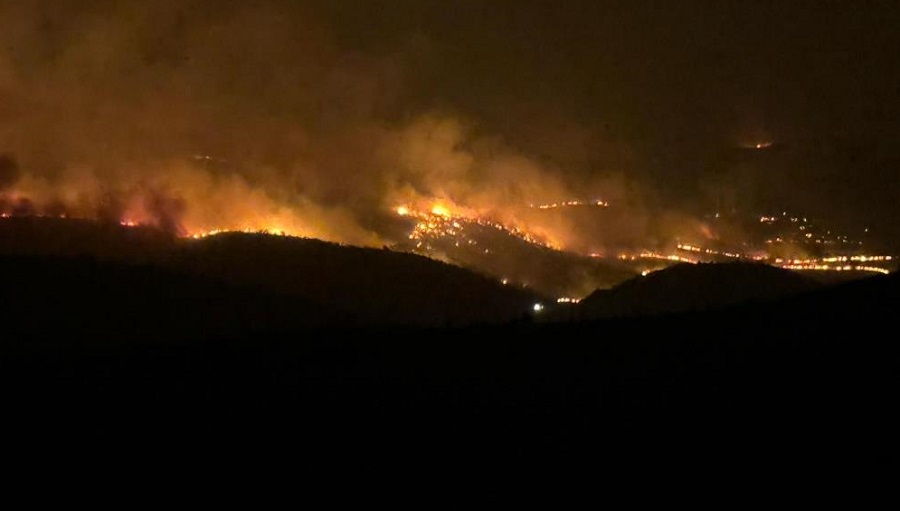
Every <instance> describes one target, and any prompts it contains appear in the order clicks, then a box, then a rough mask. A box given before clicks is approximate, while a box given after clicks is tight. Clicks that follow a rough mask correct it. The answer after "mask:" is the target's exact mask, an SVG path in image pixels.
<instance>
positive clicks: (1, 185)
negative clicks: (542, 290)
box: [0, 0, 697, 251]
mask: <svg viewBox="0 0 900 511" xmlns="http://www.w3.org/2000/svg"><path fill="white" fill-rule="evenodd" d="M295 4H296V2H253V3H250V2H190V1H188V2H185V1H159V2H151V3H148V2H134V3H128V2H106V1H88V2H74V3H61V2H55V1H33V2H12V1H5V0H4V1H0V20H2V22H0V23H2V26H3V27H2V28H3V29H2V30H0V152H2V153H3V156H2V157H0V209H3V212H4V214H7V215H9V214H46V215H70V216H80V217H90V218H101V219H108V220H118V221H121V222H137V223H145V224H152V225H157V226H159V227H161V228H164V229H167V230H171V231H174V232H177V233H179V234H185V235H188V234H195V233H202V232H207V231H211V230H216V229H252V230H270V231H279V232H281V231H283V232H286V233H290V234H296V235H302V236H312V237H318V238H323V239H326V240H332V241H339V242H345V243H351V244H359V245H369V246H379V245H381V244H385V243H392V242H395V241H397V239H398V238H401V237H402V236H403V231H402V229H398V227H397V218H396V217H395V215H394V214H393V211H394V209H395V208H396V207H397V206H398V205H402V204H408V205H417V207H423V208H426V209H427V208H430V207H431V204H432V203H434V202H435V201H440V202H441V203H443V204H445V206H446V207H448V208H451V209H456V210H458V211H459V212H465V213H468V214H472V215H479V216H488V217H490V218H492V219H495V220H496V221H499V222H503V223H505V224H509V225H527V226H528V228H529V229H530V230H531V231H532V232H534V233H536V234H537V235H539V236H542V237H544V238H545V239H546V240H547V241H548V242H550V243H551V244H553V245H554V246H558V247H566V248H574V249H577V250H582V251H591V250H597V249H603V248H604V247H605V246H607V245H615V244H638V243H639V242H640V241H643V240H648V239H655V238H656V239H658V241H662V239H663V238H665V237H667V236H668V234H665V233H660V232H658V230H659V227H658V226H659V225H672V226H674V228H675V229H676V230H677V229H684V228H685V227H686V226H687V227H688V228H689V229H692V230H696V228H697V225H696V222H695V221H693V220H691V219H690V218H681V217H672V218H670V220H669V221H668V223H667V222H663V223H662V224H660V223H658V222H655V221H653V219H652V218H651V217H650V215H649V214H648V213H647V211H648V207H649V206H650V205H651V203H652V200H653V198H652V196H650V195H647V194H645V193H638V190H637V187H636V185H635V183H634V182H632V181H631V180H630V179H629V178H627V177H625V176H626V175H627V170H628V169H627V168H622V167H616V166H614V167H608V166H605V167H604V168H599V169H592V168H590V165H591V163H590V158H588V157H586V156H585V154H587V153H590V152H592V151H595V150H596V148H597V147H599V148H603V147H604V145H603V142H602V141H598V139H597V137H595V136H594V135H593V134H592V133H590V130H587V129H586V128H582V127H580V126H579V125H578V123H577V122H574V121H570V120H567V119H560V116H559V114H558V113H556V112H553V113H552V114H547V115H542V114H539V115H538V116H537V117H534V118H530V119H528V120H527V121H524V122H523V124H522V125H521V126H520V127H521V130H519V131H517V130H516V127H512V128H511V131H510V133H506V132H504V130H503V129H502V127H501V128H497V129H495V128H496V126H492V127H491V128H490V129H488V128H486V127H485V125H483V124H482V123H480V119H479V117H478V115H477V114H476V113H473V112H471V111H467V110H466V109H465V108H462V107H459V106H457V105H454V104H452V103H449V102H447V101H446V100H445V99H444V98H439V97H435V98H434V100H433V101H430V100H427V99H426V100H423V99H422V98H428V96H429V95H428V91H427V90H422V89H421V88H420V87H421V83H420V82H419V81H417V78H416V77H417V74H418V73H419V71H420V69H421V67H422V66H423V65H426V64H425V63H426V62H427V61H428V59H429V49H428V42H427V41H424V42H423V41H422V40H421V39H415V38H414V39H413V40H410V41H399V42H397V43H396V44H392V45H383V46H382V47H380V48H379V49H377V50H372V51H369V52H360V51H358V50H351V49H348V48H345V47H343V46H342V45H341V43H340V42H339V41H338V38H337V37H336V36H335V34H334V32H333V30H332V27H331V26H329V23H328V21H327V17H325V16H323V15H322V14H321V13H318V12H316V11H315V10H314V9H312V8H310V9H306V8H300V7H298V6H297V5H295ZM427 65H430V66H433V65H435V64H434V63H428V64H427ZM526 111H528V109H527V108H524V107H523V108H518V107H515V106H514V105H513V106H511V107H510V119H522V118H523V114H522V112H526ZM544 119H546V120H547V123H546V124H543V120H544ZM560 126H563V128H560ZM512 132H516V133H532V134H533V133H544V134H546V137H542V138H544V139H546V140H556V141H558V142H559V143H556V144H553V147H552V148H550V149H547V148H544V149H547V150H543V149H541V148H529V147H525V146H523V145H521V144H517V143H516V141H517V140H518V139H517V135H516V134H515V133H512ZM589 146H590V147H589ZM614 151H618V152H622V149H621V148H615V149H614ZM622 161H626V163H627V160H622V159H619V161H618V162H617V164H618V163H622ZM576 171H577V172H576ZM591 171H595V172H593V173H591ZM595 197H597V198H602V199H604V200H607V201H609V202H610V203H611V204H612V205H613V207H611V208H610V211H617V213H609V214H608V215H611V216H607V217H606V218H605V219H604V220H602V221H600V220H597V215H593V216H590V215H588V216H587V217H586V218H578V219H573V218H571V217H567V216H565V215H549V214H546V213H545V212H542V211H541V210H539V209H536V208H534V207H533V206H534V205H535V204H542V203H550V202H555V201H561V200H567V199H574V198H577V199H591V198H595ZM670 216H671V215H670ZM576 220H577V222H576Z"/></svg>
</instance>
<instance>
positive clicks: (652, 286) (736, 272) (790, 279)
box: [557, 262, 819, 320]
mask: <svg viewBox="0 0 900 511" xmlns="http://www.w3.org/2000/svg"><path fill="white" fill-rule="evenodd" d="M818 287H819V284H818V283H817V282H815V281H813V280H811V279H809V278H807V277H805V276H802V275H799V274H797V273H795V272H792V271H789V270H783V269H780V268H775V267H772V266H769V265H767V264H761V263H742V262H733V263H699V264H688V263H681V264H676V265H674V266H671V267H669V268H666V269H663V270H660V271H656V272H653V273H649V274H647V275H646V276H644V277H635V278H633V279H631V280H628V281H626V282H623V283H622V284H619V285H617V286H615V287H613V288H612V289H598V290H597V291H594V292H593V293H592V294H591V295H589V296H588V297H586V298H585V299H584V300H582V301H581V302H579V303H578V304H577V305H576V306H572V307H566V308H564V309H561V310H559V311H557V315H559V316H560V318H561V319H565V318H569V319H580V320H585V319H602V318H612V317H620V316H647V315H656V314H667V313H673V312H687V311H709V310H713V309H718V308H723V307H727V306H732V305H738V304H744V303H751V302H764V301H773V300H775V299H778V298H783V297H786V296H790V295H794V294H798V293H803V292H807V291H812V290H814V289H816V288H818Z"/></svg>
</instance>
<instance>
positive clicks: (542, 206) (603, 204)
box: [530, 199, 609, 209]
mask: <svg viewBox="0 0 900 511" xmlns="http://www.w3.org/2000/svg"><path fill="white" fill-rule="evenodd" d="M577 206H594V207H600V208H607V207H609V203H608V202H606V201H605V200H603V199H592V200H589V201H582V200H568V201H563V202H552V203H547V204H531V205H530V207H531V208H535V209H557V208H564V207H577Z"/></svg>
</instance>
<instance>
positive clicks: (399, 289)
mask: <svg viewBox="0 0 900 511" xmlns="http://www.w3.org/2000/svg"><path fill="white" fill-rule="evenodd" d="M2 254H6V255H9V256H15V257H38V258H41V259H40V260H41V263H40V264H44V265H46V266H47V267H48V268H51V269H52V270H53V271H56V272H58V273H60V274H64V273H65V272H66V271H68V270H72V271H77V272H80V271H82V270H83V268H80V267H75V266H72V263H71V262H70V261H67V259H71V258H73V257H74V258H88V259H90V260H91V261H92V263H91V264H92V265H94V266H93V269H92V270H90V271H92V272H94V273H96V274H97V275H99V277H98V278H101V277H102V278H107V276H106V275H105V274H104V272H106V271H119V270H116V269H115V268H119V266H118V265H122V264H124V265H126V266H128V265H134V264H141V265H147V266H152V267H155V268H158V269H159V271H163V270H165V271H167V272H169V273H170V274H171V278H172V279H176V278H178V277H177V276H184V277H187V278H191V279H201V280H202V282H209V283H217V284H216V285H227V286H231V287H233V288H238V289H242V290H243V293H244V294H245V296H247V297H248V299H251V300H252V299H254V294H259V296H260V298H261V299H262V300H271V299H274V298H273V297H275V296H281V297H286V298H287V299H288V300H287V301H288V302H291V303H292V302H293V301H297V302H298V303H303V304H305V305H304V307H303V308H302V309H301V310H297V311H295V312H294V314H295V315H296V316H297V317H298V325H305V324H307V321H306V320H307V319H310V320H314V321H312V322H313V323H315V324H323V323H327V322H328V321H330V320H332V319H333V318H334V317H335V314H337V316H339V317H340V318H341V320H340V322H341V323H346V324H348V325H363V324H367V325H371V324H405V325H430V326H443V325H460V324H471V323H477V322H507V321H512V320H517V319H522V318H527V317H528V315H529V313H530V311H531V309H532V307H533V305H534V303H535V302H536V301H539V298H538V297H537V296H536V295H535V294H534V293H532V292H530V291H527V290H523V289H521V288H515V287H513V286H503V285H502V284H500V282H497V281H495V280H493V279H490V278H488V277H484V276H481V275H478V274H475V273H473V272H471V271H468V270H465V269H463V268H460V267H456V266H452V265H449V264H445V263H441V262H438V261H434V260H432V259H428V258H425V257H422V256H417V255H412V254H408V253H400V252H393V251H389V250H376V249H366V248H359V247H351V246H342V245H338V244H334V243H326V242H322V241H319V240H313V239H300V238H291V237H281V236H269V235H263V234H242V233H235V234H221V235H218V236H211V237H208V238H204V239H199V240H194V239H178V238H174V237H172V236H170V235H167V234H165V233H163V232H160V231H157V230H155V229H151V228H143V227H122V226H119V225H117V224H105V223H99V222H92V221H87V220H64V219H52V218H13V219H2V220H0V255H2ZM49 257H58V258H61V266H60V267H59V268H53V263H52V261H51V260H50V259H48V258H49ZM106 263H109V264H112V266H110V267H109V268H106V267H104V264H106ZM23 264H24V263H23ZM146 271H151V270H149V269H146ZM153 271H156V270H153ZM141 275H143V274H141ZM130 276H131V274H128V275H125V277H130ZM109 278H110V279H112V277H111V276H109ZM135 278H136V279H138V280H140V279H139V278H138V277H135ZM64 280H65V279H63V280H62V281H64ZM62 281H61V282H62ZM18 282H20V284H21V285H24V283H25V282H27V280H21V279H20V280H19V281H18ZM142 282H143V283H144V284H148V285H150V284H153V281H152V279H145V280H143V281H140V282H138V281H135V282H132V285H134V286H139V285H142V284H141V283H142ZM44 283H45V284H46V286H48V287H47V289H45V291H46V292H47V293H48V295H49V296H53V295H56V294H60V293H68V292H69V291H70V290H69V289H68V288H66V289H62V288H61V289H59V290H58V291H57V292H54V291H53V290H52V289H50V287H52V285H53V281H46V282H44ZM83 283H85V284H86V283H87V282H83ZM110 285H112V284H110ZM172 285H175V284H172ZM184 285H185V286H187V287H188V288H190V289H194V290H196V293H199V295H203V293H206V292H210V293H212V291H211V290H201V289H200V288H203V285H202V284H201V283H200V282H199V281H198V282H185V283H184ZM90 290H91V286H89V285H85V286H83V287H82V288H80V290H79V292H80V296H82V297H83V298H90V292H91V291H90ZM125 291H127V292H128V293H135V294H138V293H140V290H139V289H137V288H135V289H128V290H125ZM15 292H16V291H15V290H13V291H12V293H15ZM213 294H214V293H213ZM199 295H197V296H199ZM195 297H196V296H195ZM127 303H128V301H127V300H125V301H123V302H122V303H121V307H127ZM153 303H156V302H153ZM158 303H159V304H160V306H166V305H165V303H167V302H158ZM191 303H193V302H191V301H189V300H184V301H183V304H182V305H183V307H187V308H189V307H190V304H191ZM144 305H147V304H144ZM198 306H199V305H198ZM312 306H314V307H313V309H312V310H319V309H321V310H324V311H340V313H339V314H338V313H337V312H335V314H323V315H322V316H321V317H319V318H311V317H309V311H310V310H311V309H310V307H312ZM284 307H290V305H284ZM279 308H283V307H279ZM145 310H146V311H147V313H148V314H150V315H151V316H152V315H153V314H154V311H153V310H152V307H150V308H148V309H145ZM278 324H279V325H281V323H278ZM260 327H261V328H262V323H260Z"/></svg>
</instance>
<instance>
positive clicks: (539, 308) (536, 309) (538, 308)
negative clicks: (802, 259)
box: [534, 303, 544, 312]
mask: <svg viewBox="0 0 900 511" xmlns="http://www.w3.org/2000/svg"><path fill="white" fill-rule="evenodd" d="M542 310H544V305H543V304H540V303H536V304H534V312H541V311H542Z"/></svg>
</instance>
